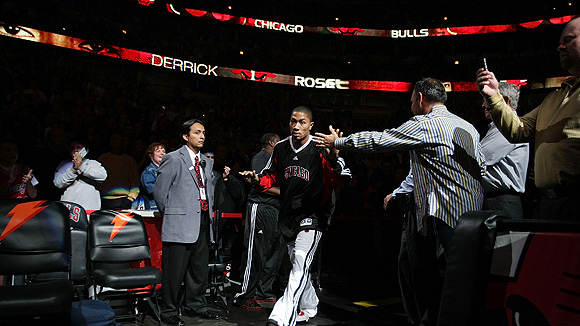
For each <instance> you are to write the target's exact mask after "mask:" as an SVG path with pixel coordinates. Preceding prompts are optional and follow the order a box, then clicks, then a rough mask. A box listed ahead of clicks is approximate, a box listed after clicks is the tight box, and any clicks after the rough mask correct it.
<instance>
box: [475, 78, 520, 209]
mask: <svg viewBox="0 0 580 326" xmlns="http://www.w3.org/2000/svg"><path fill="white" fill-rule="evenodd" d="M499 91H500V92H501V94H503V96H504V100H505V102H506V103H507V105H508V106H510V107H511V108H512V110H513V113H514V114H517V113H516V109H517V107H518V100H519V98H520V89H519V88H518V87H517V86H516V85H514V84H510V83H506V82H501V83H499ZM483 107H484V109H485V117H486V118H487V119H491V114H490V113H489V110H488V109H487V105H486V104H485V102H484V103H483ZM481 151H482V152H483V155H484V156H485V164H486V166H487V167H486V171H485V174H484V175H483V178H482V179H481V185H482V186H483V192H484V201H483V209H486V210H501V211H504V212H505V213H506V214H507V215H508V216H509V217H511V218H512V219H515V220H521V219H523V218H524V214H523V208H522V200H521V198H520V196H521V195H522V194H523V193H524V192H525V191H526V174H527V172H528V161H529V156H530V144H528V143H520V144H512V143H510V142H509V141H507V139H505V137H504V136H503V135H502V134H501V133H500V131H499V130H498V129H497V127H496V126H495V124H494V123H493V122H490V123H489V130H488V131H487V134H486V135H485V137H483V139H482V140H481Z"/></svg>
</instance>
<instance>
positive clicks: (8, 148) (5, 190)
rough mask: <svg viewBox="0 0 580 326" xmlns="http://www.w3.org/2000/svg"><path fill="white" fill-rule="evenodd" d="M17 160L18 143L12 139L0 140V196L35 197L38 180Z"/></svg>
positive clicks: (30, 170)
mask: <svg viewBox="0 0 580 326" xmlns="http://www.w3.org/2000/svg"><path fill="white" fill-rule="evenodd" d="M17 162H18V145H17V144H16V142H14V141H12V140H3V141H2V142H0V197H1V198H36V195H37V191H36V188H35V187H34V186H36V185H37V184H38V181H37V180H36V178H35V177H34V175H33V174H32V169H30V168H29V167H28V166H26V165H24V164H21V163H17Z"/></svg>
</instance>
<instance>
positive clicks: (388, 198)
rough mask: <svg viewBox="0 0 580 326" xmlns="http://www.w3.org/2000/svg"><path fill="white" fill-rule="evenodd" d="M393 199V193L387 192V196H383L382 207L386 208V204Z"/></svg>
mask: <svg viewBox="0 0 580 326" xmlns="http://www.w3.org/2000/svg"><path fill="white" fill-rule="evenodd" d="M393 200H395V197H393V194H388V195H387V197H385V200H384V201H383V209H384V210H386V209H387V205H389V203H390V202H392V201H393Z"/></svg>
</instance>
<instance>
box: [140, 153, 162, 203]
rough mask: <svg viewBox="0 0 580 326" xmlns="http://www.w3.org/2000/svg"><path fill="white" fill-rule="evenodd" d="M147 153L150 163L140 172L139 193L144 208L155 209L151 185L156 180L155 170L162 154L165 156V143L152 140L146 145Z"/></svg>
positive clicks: (157, 168)
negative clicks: (152, 141)
mask: <svg viewBox="0 0 580 326" xmlns="http://www.w3.org/2000/svg"><path fill="white" fill-rule="evenodd" d="M147 155H148V156H149V158H150V159H151V163H150V164H149V165H148V166H147V167H146V168H145V170H144V171H143V173H141V193H142V196H143V200H144V204H145V207H144V208H145V209H151V210H157V204H156V203H155V198H153V186H154V185H155V181H156V180H157V170H159V165H160V164H161V160H162V159H163V156H165V145H163V144H161V143H160V142H154V143H152V144H151V145H149V146H148V147H147Z"/></svg>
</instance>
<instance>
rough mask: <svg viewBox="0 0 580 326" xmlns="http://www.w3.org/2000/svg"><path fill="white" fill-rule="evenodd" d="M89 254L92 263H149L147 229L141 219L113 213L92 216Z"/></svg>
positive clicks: (106, 212) (131, 215)
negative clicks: (146, 261) (147, 261)
mask: <svg viewBox="0 0 580 326" xmlns="http://www.w3.org/2000/svg"><path fill="white" fill-rule="evenodd" d="M88 253H89V259H90V260H91V261H92V262H102V263H106V262H111V263H115V262H131V261H133V262H134V261H142V260H150V259H151V253H150V251H149V240H148V236H147V229H146V227H145V222H144V221H143V218H142V217H141V215H138V214H135V213H130V212H117V211H113V210H99V211H96V212H93V213H92V214H91V219H90V223H89V248H88Z"/></svg>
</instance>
